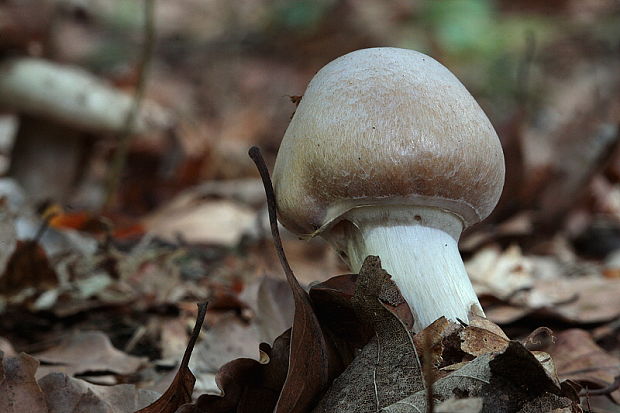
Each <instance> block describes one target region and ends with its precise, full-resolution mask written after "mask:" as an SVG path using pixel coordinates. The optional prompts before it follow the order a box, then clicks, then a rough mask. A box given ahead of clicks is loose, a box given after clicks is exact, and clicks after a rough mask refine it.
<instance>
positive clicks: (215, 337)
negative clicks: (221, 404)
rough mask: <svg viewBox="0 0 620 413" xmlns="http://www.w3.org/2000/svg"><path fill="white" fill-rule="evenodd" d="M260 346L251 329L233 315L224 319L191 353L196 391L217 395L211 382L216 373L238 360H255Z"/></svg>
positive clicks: (207, 333) (191, 365)
mask: <svg viewBox="0 0 620 413" xmlns="http://www.w3.org/2000/svg"><path fill="white" fill-rule="evenodd" d="M259 344H260V342H259V341H258V338H257V334H256V330H255V328H254V326H252V325H250V324H248V323H245V322H243V321H241V320H239V318H238V317H237V316H236V315H235V314H227V315H225V316H224V317H223V318H222V319H221V320H219V321H218V323H217V324H216V325H214V326H212V327H211V328H209V329H208V330H207V331H206V332H205V334H204V337H203V339H202V340H201V341H200V343H198V344H197V345H196V348H195V350H194V354H193V357H192V360H191V361H190V364H189V367H190V369H191V370H192V371H193V372H194V373H195V374H196V376H197V377H198V382H197V384H196V390H197V391H198V392H200V393H205V392H209V393H212V392H214V391H215V392H217V391H218V390H217V387H216V386H215V382H211V380H212V379H214V375H215V373H217V371H218V370H219V369H220V368H221V367H222V366H224V365H225V364H226V363H228V362H229V361H231V360H234V359H237V358H250V359H254V360H258V358H259V353H258V346H259ZM205 378H206V379H207V380H205Z"/></svg>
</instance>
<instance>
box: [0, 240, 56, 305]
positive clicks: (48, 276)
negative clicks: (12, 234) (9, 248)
mask: <svg viewBox="0 0 620 413" xmlns="http://www.w3.org/2000/svg"><path fill="white" fill-rule="evenodd" d="M57 285H58V277H57V276H56V272H55V271H54V269H53V268H52V266H51V265H50V262H49V260H48V258H47V255H46V253H45V251H44V250H43V248H41V247H40V246H39V244H38V242H37V241H20V242H18V243H17V247H16V248H15V251H14V252H13V254H12V255H11V258H9V261H8V262H7V264H6V268H5V270H4V274H3V275H2V277H0V291H2V294H3V295H4V297H5V300H7V301H8V302H9V303H15V304H19V303H21V302H23V301H25V300H26V299H28V298H30V297H36V296H38V295H39V294H40V293H42V292H44V291H47V290H51V289H53V288H54V287H56V286H57Z"/></svg>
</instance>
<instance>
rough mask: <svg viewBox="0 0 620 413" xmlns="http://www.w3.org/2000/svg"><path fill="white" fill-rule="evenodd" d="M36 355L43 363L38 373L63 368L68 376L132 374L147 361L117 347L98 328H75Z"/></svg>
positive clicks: (60, 370) (40, 375)
mask: <svg viewBox="0 0 620 413" xmlns="http://www.w3.org/2000/svg"><path fill="white" fill-rule="evenodd" d="M34 356H35V357H36V358H37V359H38V360H39V361H40V362H41V363H44V364H43V365H42V366H41V367H40V368H39V370H38V371H37V377H43V376H45V375H47V374H48V373H51V372H62V373H65V374H67V375H69V376H73V375H76V374H80V373H86V372H91V373H92V372H112V373H117V374H131V373H134V372H135V371H136V370H137V369H138V368H139V367H140V366H141V365H142V364H143V363H144V361H145V359H143V358H140V357H134V356H130V355H128V354H125V353H123V352H122V351H120V350H117V349H116V348H114V347H113V346H112V343H111V342H110V339H109V338H108V336H107V335H105V334H104V333H102V332H99V331H82V332H76V333H74V334H71V335H69V336H68V337H66V338H65V339H63V340H62V341H61V342H60V343H59V344H58V345H57V346H55V347H52V348H50V349H48V350H45V351H43V352H41V353H37V354H35V355H34ZM46 364H49V365H46Z"/></svg>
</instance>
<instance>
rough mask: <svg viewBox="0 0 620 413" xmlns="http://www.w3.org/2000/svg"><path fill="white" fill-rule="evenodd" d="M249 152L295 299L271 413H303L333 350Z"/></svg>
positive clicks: (266, 182) (255, 153)
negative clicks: (292, 262)
mask: <svg viewBox="0 0 620 413" xmlns="http://www.w3.org/2000/svg"><path fill="white" fill-rule="evenodd" d="M249 155H250V157H251V158H252V160H253V161H254V163H255V164H256V167H257V168H258V171H259V173H260V175H261V179H262V180H263V186H264V187H265V194H266V196H267V207H268V210H269V223H270V227H271V234H272V236H273V240H274V244H275V248H276V252H277V254H278V258H279V259H280V264H281V265H282V269H283V270H284V273H285V275H286V280H287V282H288V284H289V286H290V287H291V292H292V294H293V300H294V302H295V313H294V315H293V327H292V328H291V344H290V346H291V350H290V358H289V364H288V373H287V376H286V380H285V382H284V387H283V388H282V392H281V393H280V397H279V399H278V403H277V404H276V407H275V412H276V413H296V412H304V411H307V409H308V407H309V406H311V405H312V404H313V403H314V399H315V398H316V397H317V396H318V395H319V394H320V393H321V392H323V391H324V390H325V387H326V385H327V382H328V380H329V366H328V364H329V358H330V354H329V353H333V351H332V352H330V349H328V344H327V342H326V341H325V337H324V335H323V331H322V330H321V326H320V324H319V321H318V319H317V317H316V314H315V313H314V309H313V306H312V303H311V302H310V297H309V296H308V293H306V291H305V290H304V289H303V288H302V287H301V285H299V282H298V281H297V279H296V278H295V274H293V271H292V270H291V267H290V265H289V263H288V261H287V259H286V255H285V254H284V249H283V247H282V240H281V238H280V231H279V229H278V221H277V216H276V201H275V199H276V198H275V194H274V192H273V186H272V184H271V178H270V177H269V171H268V170H267V165H266V164H265V161H264V160H263V158H262V155H261V153H260V150H259V149H258V148H257V147H252V148H251V149H250V151H249Z"/></svg>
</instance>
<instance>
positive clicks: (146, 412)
mask: <svg viewBox="0 0 620 413" xmlns="http://www.w3.org/2000/svg"><path fill="white" fill-rule="evenodd" d="M206 313H207V303H201V304H198V315H197V316H196V324H195V325H194V330H193V331H192V335H191V338H190V340H189V342H188V343H187V348H186V349H185V354H184V355H183V359H182V360H181V364H180V365H179V370H178V371H177V374H176V375H175V376H174V379H173V380H172V383H171V384H170V386H169V387H168V389H167V390H166V391H165V392H164V394H162V395H161V397H160V398H159V399H157V400H156V401H154V402H153V403H151V404H150V405H148V406H147V407H145V408H143V409H140V410H138V411H136V412H135V413H174V412H176V411H177V409H179V408H180V407H181V406H182V405H184V404H187V403H189V402H191V400H192V392H193V391H194V383H195V382H196V378H195V377H194V375H193V374H192V372H191V370H190V369H189V367H188V366H189V361H190V358H191V355H192V351H193V350H194V346H195V345H196V340H198V336H199V335H200V330H201V328H202V325H203V323H204V321H205V315H206Z"/></svg>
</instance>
